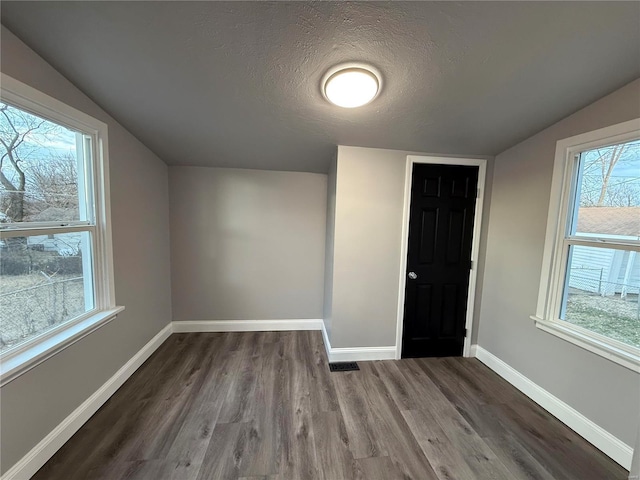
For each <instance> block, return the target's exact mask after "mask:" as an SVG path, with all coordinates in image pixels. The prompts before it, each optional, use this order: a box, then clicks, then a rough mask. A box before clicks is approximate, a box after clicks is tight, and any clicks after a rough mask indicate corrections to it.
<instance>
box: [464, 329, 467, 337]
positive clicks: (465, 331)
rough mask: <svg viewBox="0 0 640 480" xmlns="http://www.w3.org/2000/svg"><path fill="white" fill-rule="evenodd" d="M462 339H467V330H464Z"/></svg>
mask: <svg viewBox="0 0 640 480" xmlns="http://www.w3.org/2000/svg"><path fill="white" fill-rule="evenodd" d="M464 338H467V329H466V328H465V329H464Z"/></svg>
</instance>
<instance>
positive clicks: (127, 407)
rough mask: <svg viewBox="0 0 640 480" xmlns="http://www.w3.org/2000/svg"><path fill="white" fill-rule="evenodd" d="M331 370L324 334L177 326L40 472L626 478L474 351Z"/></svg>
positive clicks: (109, 478)
mask: <svg viewBox="0 0 640 480" xmlns="http://www.w3.org/2000/svg"><path fill="white" fill-rule="evenodd" d="M359 364H360V371H354V372H336V373H329V371H328V364H327V357H326V354H325V351H324V345H323V343H322V336H321V334H320V332H263V333H259V332H246V333H243V332H232V333H189V334H174V335H172V336H171V337H170V338H169V339H168V340H167V341H166V342H165V343H164V344H163V345H162V346H161V347H160V348H159V349H158V350H157V351H156V352H155V353H154V354H153V355H152V356H151V357H150V358H149V359H148V360H147V362H145V364H143V365H142V367H140V369H139V370H138V371H137V372H135V373H134V374H133V375H132V376H131V378H130V379H129V380H128V381H127V382H125V384H124V385H123V386H122V387H121V388H120V389H119V390H118V391H117V392H116V393H115V394H114V395H113V396H112V398H111V399H109V400H108V401H107V402H106V403H105V404H104V406H103V407H102V408H101V409H100V410H99V411H98V412H96V414H95V415H94V416H93V417H92V418H91V419H90V420H89V421H88V422H87V423H86V424H85V425H84V426H83V427H82V428H81V429H80V430H79V431H78V432H77V433H76V435H74V436H73V437H72V438H71V439H70V440H69V442H67V444H66V445H65V446H63V447H62V448H61V449H60V450H59V451H58V453H56V455H54V456H53V457H52V458H51V460H50V461H49V462H47V464H46V465H45V466H44V467H43V468H42V469H40V471H39V472H38V473H37V474H36V475H35V476H34V478H35V479H36V480H45V479H46V480H87V479H91V480H205V479H207V480H209V479H215V480H226V479H229V480H378V479H380V480H396V479H403V480H452V479H459V480H472V479H473V480H506V479H508V480H525V479H526V480H551V479H554V480H604V479H607V480H618V479H620V480H623V479H625V478H626V476H627V475H628V473H627V472H626V471H625V470H624V469H623V468H621V467H620V466H618V465H617V464H615V463H614V462H613V461H611V460H610V459H609V458H607V457H606V456H605V455H604V454H602V453H601V452H599V451H598V450H596V449H595V448H593V447H592V446H591V445H590V444H588V443H587V442H586V441H585V440H584V439H582V438H581V437H579V436H578V435H577V434H575V433H574V432H573V431H571V430H570V429H568V428H567V427H566V426H564V425H563V424H561V423H560V422H559V421H558V420H557V419H555V418H554V417H553V416H551V415H550V414H549V413H548V412H546V411H545V410H543V409H542V408H541V407H539V406H538V405H536V404H534V403H533V402H532V401H531V400H530V399H528V398H527V397H526V396H524V395H523V394H522V393H521V392H519V391H517V390H516V389H514V388H513V387H512V386H511V385H509V384H508V383H507V382H505V381H504V380H503V379H502V378H500V377H499V376H497V375H496V374H495V373H494V372H492V371H491V370H489V369H487V368H486V367H485V366H484V365H482V364H481V363H480V362H478V361H477V360H475V359H463V358H448V359H437V358H430V359H406V360H400V361H391V360H388V361H387V360H385V361H378V362H359Z"/></svg>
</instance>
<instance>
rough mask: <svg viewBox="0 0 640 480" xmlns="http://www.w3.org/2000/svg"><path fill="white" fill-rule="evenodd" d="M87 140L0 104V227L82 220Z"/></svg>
mask: <svg viewBox="0 0 640 480" xmlns="http://www.w3.org/2000/svg"><path fill="white" fill-rule="evenodd" d="M90 141H91V139H90V137H87V136H85V135H82V134H81V133H78V132H74V131H73V130H69V129H68V128H66V127H63V126H61V125H58V124H56V123H53V122H51V121H48V120H44V119H42V118H40V117H37V116H35V115H32V114H31V113H28V112H25V111H22V110H20V109H18V108H16V107H13V106H11V105H7V104H5V103H1V102H0V158H1V160H0V223H14V222H47V221H61V222H67V221H74V220H88V218H87V214H88V212H87V206H86V205H87V202H86V200H85V199H86V198H87V196H86V195H85V192H84V187H83V184H84V181H82V179H83V178H84V177H85V172H84V164H85V158H84V156H85V154H86V155H90V152H91V147H90V143H89V142H90ZM87 160H89V159H87ZM86 163H87V164H89V162H86ZM79 179H80V181H79Z"/></svg>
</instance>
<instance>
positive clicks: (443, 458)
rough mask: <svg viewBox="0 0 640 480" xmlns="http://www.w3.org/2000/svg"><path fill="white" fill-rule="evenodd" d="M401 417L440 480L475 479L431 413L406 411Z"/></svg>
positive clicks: (426, 411)
mask: <svg viewBox="0 0 640 480" xmlns="http://www.w3.org/2000/svg"><path fill="white" fill-rule="evenodd" d="M402 415H403V416H404V418H405V419H406V421H407V425H408V426H409V428H410V429H411V432H412V434H413V435H414V437H415V438H416V440H417V441H418V443H419V444H420V447H421V448H422V451H423V452H424V454H425V456H426V457H427V459H428V460H429V463H430V464H431V466H432V467H433V470H434V471H435V473H436V475H438V478H440V480H449V479H451V478H455V479H458V480H474V479H475V475H474V474H473V472H472V471H471V469H470V468H469V466H468V465H467V463H466V462H465V461H464V459H463V457H462V455H461V453H460V451H459V450H458V449H457V448H456V447H455V446H454V444H453V443H452V442H451V440H450V439H449V437H447V434H446V433H445V432H444V430H443V429H442V427H441V426H440V425H439V424H438V422H437V421H436V418H435V416H434V414H433V413H432V412H429V411H428V410H407V411H404V412H402Z"/></svg>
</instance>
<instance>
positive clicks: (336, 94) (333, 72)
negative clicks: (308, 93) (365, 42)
mask: <svg viewBox="0 0 640 480" xmlns="http://www.w3.org/2000/svg"><path fill="white" fill-rule="evenodd" d="M381 85H382V82H381V76H380V73H379V72H378V70H377V69H375V68H373V67H371V66H369V65H363V64H361V63H344V64H340V65H336V66H335V67H333V68H331V69H330V70H329V71H328V72H327V73H325V74H324V76H323V77H322V94H323V95H324V97H325V98H326V99H327V100H329V101H330V102H331V103H333V104H334V105H337V106H339V107H344V108H355V107H361V106H362V105H366V104H367V103H369V102H371V101H372V100H373V99H374V98H376V97H377V96H378V93H380V87H381Z"/></svg>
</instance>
